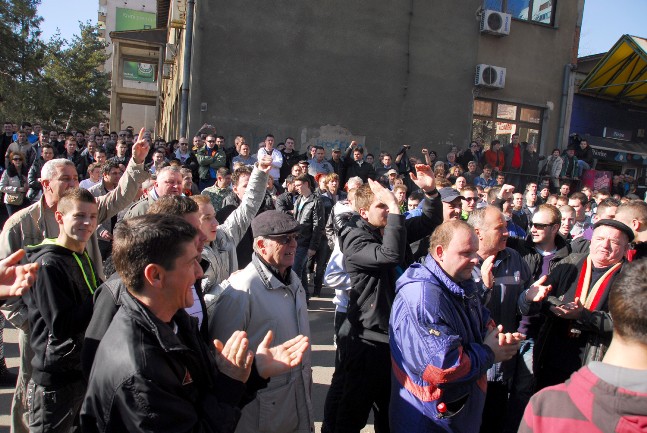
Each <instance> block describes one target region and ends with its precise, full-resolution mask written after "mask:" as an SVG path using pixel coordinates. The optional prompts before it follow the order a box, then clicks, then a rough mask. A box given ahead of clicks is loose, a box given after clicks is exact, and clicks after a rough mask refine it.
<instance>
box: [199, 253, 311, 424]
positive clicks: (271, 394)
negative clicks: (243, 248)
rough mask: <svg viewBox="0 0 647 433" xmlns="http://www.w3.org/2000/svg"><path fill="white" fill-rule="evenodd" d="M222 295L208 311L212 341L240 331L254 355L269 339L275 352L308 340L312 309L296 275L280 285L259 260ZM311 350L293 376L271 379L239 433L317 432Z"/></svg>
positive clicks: (246, 412)
mask: <svg viewBox="0 0 647 433" xmlns="http://www.w3.org/2000/svg"><path fill="white" fill-rule="evenodd" d="M221 288H222V289H223V292H222V294H221V295H220V297H219V298H218V300H217V302H215V303H212V304H211V305H209V306H208V307H207V311H208V314H209V336H210V337H211V338H218V339H219V340H220V341H227V340H228V339H229V337H230V336H231V335H232V334H233V333H234V331H236V330H243V331H246V332H247V337H248V338H249V348H250V350H253V351H256V348H257V347H258V345H259V344H260V343H261V341H262V340H263V338H264V337H265V334H267V331H269V330H270V329H271V330H272V331H273V332H274V341H273V342H272V346H276V345H279V344H282V343H284V342H286V341H288V340H290V339H292V338H294V337H296V336H297V335H300V334H301V335H306V336H308V337H310V324H309V321H308V307H307V305H306V297H305V291H304V290H303V286H301V281H300V280H299V278H297V275H296V274H295V273H294V272H292V273H291V276H290V284H289V285H285V284H283V283H281V282H280V281H279V280H278V279H277V278H276V277H275V276H274V275H273V274H272V273H271V272H270V271H269V269H268V268H267V266H266V265H264V264H263V263H262V262H261V261H260V260H259V259H258V257H257V256H254V257H253V259H252V262H251V263H250V264H249V265H247V267H245V269H243V270H241V271H239V272H236V273H234V274H232V275H231V276H230V277H229V280H227V281H224V282H223V283H222V284H221ZM311 392H312V361H311V352H310V348H308V350H307V351H306V352H305V353H304V354H303V361H302V363H301V365H299V366H298V367H294V368H292V369H291V371H290V372H288V373H286V374H283V375H281V376H276V377H273V378H271V379H270V382H269V384H268V385H267V388H265V389H261V390H259V391H258V392H257V394H256V398H255V399H254V400H253V401H252V402H250V403H249V404H247V405H246V406H245V407H244V408H243V410H242V415H241V418H240V421H239V423H238V426H237V427H236V433H259V432H260V433H309V432H314V422H313V412H312V400H311Z"/></svg>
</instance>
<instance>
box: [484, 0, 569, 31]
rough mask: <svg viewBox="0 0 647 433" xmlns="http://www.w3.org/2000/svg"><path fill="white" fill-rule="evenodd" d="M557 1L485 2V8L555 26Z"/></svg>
mask: <svg viewBox="0 0 647 433" xmlns="http://www.w3.org/2000/svg"><path fill="white" fill-rule="evenodd" d="M555 1H556V0H484V1H483V7H484V8H485V9H491V10H495V11H502V12H506V13H509V14H510V15H512V18H514V19H517V20H522V21H530V22H535V23H542V24H548V25H552V24H553V16H554V11H555Z"/></svg>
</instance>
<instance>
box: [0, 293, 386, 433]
mask: <svg viewBox="0 0 647 433" xmlns="http://www.w3.org/2000/svg"><path fill="white" fill-rule="evenodd" d="M333 313H334V305H333V304H332V302H330V298H313V299H312V300H311V302H310V329H311V333H312V339H311V342H312V351H313V353H312V364H313V367H314V368H313V369H314V389H313V395H312V397H313V402H314V409H315V421H316V423H315V427H316V429H315V430H316V431H317V432H319V431H320V430H321V420H322V418H323V402H324V399H325V397H326V393H327V392H328V385H329V384H330V378H331V376H332V373H333V369H334V359H335V348H334V347H333V345H332V328H333V325H332V324H333ZM17 336H18V333H17V331H16V330H14V329H5V331H4V339H5V354H6V356H7V364H8V366H9V367H10V368H11V367H13V368H11V370H12V371H14V372H16V373H17V370H18V369H17V365H18V358H17V356H18V343H17ZM12 395H13V389H8V388H0V433H8V432H9V416H8V414H9V410H10V407H11V397H12ZM370 422H372V421H370V420H369V423H370ZM373 432H374V430H373V426H372V424H369V425H368V426H367V427H366V428H365V429H364V430H362V433H373Z"/></svg>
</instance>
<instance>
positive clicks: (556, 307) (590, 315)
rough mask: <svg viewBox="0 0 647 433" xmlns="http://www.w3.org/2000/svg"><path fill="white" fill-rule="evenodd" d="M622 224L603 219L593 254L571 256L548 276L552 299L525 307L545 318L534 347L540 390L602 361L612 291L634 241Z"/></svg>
mask: <svg viewBox="0 0 647 433" xmlns="http://www.w3.org/2000/svg"><path fill="white" fill-rule="evenodd" d="M633 238H634V235H633V232H632V230H631V229H630V228H629V227H628V226H627V225H626V224H623V223H622V222H620V221H617V220H612V219H602V220H600V221H598V222H597V223H596V224H595V225H594V228H593V236H592V238H591V246H590V252H589V254H572V255H571V256H569V257H568V259H565V260H564V261H563V262H562V263H560V264H559V265H558V266H557V267H555V269H554V270H553V271H552V272H551V273H550V275H549V276H548V279H547V280H546V283H547V284H550V285H551V286H552V288H553V291H552V294H551V296H549V297H548V298H547V299H546V300H544V301H543V302H542V303H541V304H540V305H537V304H532V309H531V308H529V307H530V305H528V304H525V303H523V302H521V300H520V305H519V306H520V309H521V312H522V313H523V314H528V313H529V312H530V313H532V312H533V311H537V310H539V309H541V311H542V312H543V313H544V315H545V316H546V322H545V323H544V325H543V326H542V329H541V331H540V334H539V337H538V338H537V344H536V347H535V358H536V363H535V368H536V373H537V385H538V387H539V388H540V389H541V388H543V387H546V386H551V385H556V384H558V383H562V382H564V381H565V380H566V379H568V378H569V377H570V375H571V374H573V373H574V372H575V371H576V370H578V369H579V368H580V367H582V366H584V365H586V364H588V363H589V362H591V361H599V360H601V359H602V357H603V356H604V351H605V350H606V347H608V345H609V342H610V340H611V335H612V325H613V323H612V320H611V316H610V315H609V307H608V299H609V289H610V288H611V286H612V284H613V281H614V279H615V278H616V277H617V276H618V274H619V273H620V272H621V271H622V265H623V263H624V262H625V261H624V256H625V254H626V252H627V249H628V247H629V243H630V242H631V241H632V240H633Z"/></svg>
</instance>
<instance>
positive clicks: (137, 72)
mask: <svg viewBox="0 0 647 433" xmlns="http://www.w3.org/2000/svg"><path fill="white" fill-rule="evenodd" d="M155 21H156V18H155V14H154V13H151V12H142V11H136V10H133V9H125V8H117V24H116V26H115V30H116V31H118V32H121V31H125V30H145V29H153V28H155ZM156 69H157V67H156V65H151V64H148V63H137V62H124V80H131V81H141V82H144V83H154V82H155V80H156V78H157V71H156Z"/></svg>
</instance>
